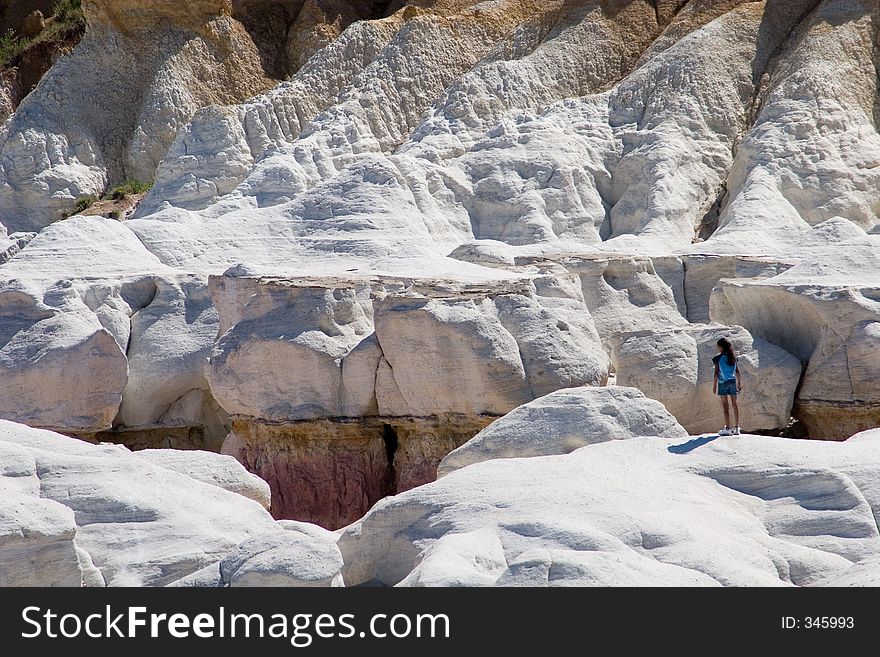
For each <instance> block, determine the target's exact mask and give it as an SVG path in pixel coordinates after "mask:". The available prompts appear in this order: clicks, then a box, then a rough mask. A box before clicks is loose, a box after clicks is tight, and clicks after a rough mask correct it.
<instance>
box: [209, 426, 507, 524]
mask: <svg viewBox="0 0 880 657" xmlns="http://www.w3.org/2000/svg"><path fill="white" fill-rule="evenodd" d="M492 419H493V418H491V417H482V418H472V417H461V416H444V417H434V418H367V419H363V420H336V421H334V420H312V421H302V422H297V423H293V424H278V425H273V424H266V423H264V422H261V421H258V420H245V419H239V420H236V421H235V422H234V424H233V430H232V433H230V435H229V438H227V440H226V442H225V443H224V445H223V452H224V453H225V454H230V455H232V456H235V458H236V459H238V460H239V461H240V462H241V463H243V464H244V465H245V466H246V467H247V469H248V470H250V471H251V472H255V473H257V474H258V475H259V476H260V477H262V478H263V479H265V480H266V481H268V482H269V485H270V486H271V488H272V491H273V493H272V499H273V503H272V514H273V515H274V516H275V517H276V518H293V519H296V520H304V521H308V522H312V523H316V524H318V525H321V526H322V527H329V528H333V529H336V528H338V527H344V526H345V525H348V524H350V523H351V522H354V521H355V520H357V519H358V518H360V517H361V516H363V514H364V513H366V512H367V511H368V510H369V509H370V507H372V506H373V505H374V504H375V503H376V502H378V501H379V500H380V499H382V498H383V497H385V496H387V495H394V494H395V493H398V492H402V491H405V490H409V489H410V488H414V487H416V486H420V485H422V484H426V483H428V482H431V481H434V479H435V478H436V475H437V465H438V464H439V463H440V460H441V459H442V458H443V457H444V456H446V454H448V453H449V452H451V451H452V450H454V449H455V448H456V447H459V446H460V445H462V444H463V443H465V442H466V441H467V440H469V439H470V438H471V436H473V435H474V434H476V433H478V432H479V431H480V429H482V428H483V427H485V426H486V425H487V424H488V423H489V422H491V421H492Z"/></svg>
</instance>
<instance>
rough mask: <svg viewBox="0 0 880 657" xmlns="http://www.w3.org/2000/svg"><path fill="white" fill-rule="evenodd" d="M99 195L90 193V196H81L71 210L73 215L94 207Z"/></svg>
mask: <svg viewBox="0 0 880 657" xmlns="http://www.w3.org/2000/svg"><path fill="white" fill-rule="evenodd" d="M98 200H99V199H98V197H97V196H95V195H94V194H89V195H88V196H81V197H79V198H78V199H76V205H74V206H73V210H72V211H71V213H70V214H71V215H74V214H79V213H80V212H85V211H86V210H88V209H89V208H90V207H92V206H93V205H94V204H95V203H97V202H98Z"/></svg>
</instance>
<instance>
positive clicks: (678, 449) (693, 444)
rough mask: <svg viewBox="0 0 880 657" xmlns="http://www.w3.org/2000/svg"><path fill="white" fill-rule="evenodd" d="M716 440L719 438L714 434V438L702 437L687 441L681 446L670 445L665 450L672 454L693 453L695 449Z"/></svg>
mask: <svg viewBox="0 0 880 657" xmlns="http://www.w3.org/2000/svg"><path fill="white" fill-rule="evenodd" d="M716 438H719V436H718V434H715V435H714V436H702V437H700V438H694V439H693V440H689V441H687V442H686V443H682V444H681V445H670V446H669V447H667V449H668V450H669V451H670V452H672V453H673V454H687V453H688V452H692V451H694V450H695V449H696V448H697V447H702V446H703V445H705V444H707V443H711V442H712V441H713V440H715V439H716Z"/></svg>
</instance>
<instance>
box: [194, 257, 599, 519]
mask: <svg viewBox="0 0 880 657" xmlns="http://www.w3.org/2000/svg"><path fill="white" fill-rule="evenodd" d="M548 279H549V277H536V278H535V279H534V280H532V279H529V278H514V277H507V278H505V277H504V276H502V277H501V278H500V279H499V278H497V277H496V278H495V279H494V280H492V279H489V280H487V281H486V282H485V283H483V284H476V283H470V284H462V283H461V282H458V281H455V280H442V279H437V280H430V279H428V280H419V279H407V278H401V277H396V278H395V277H391V276H385V277H382V276H374V277H366V276H365V277H362V278H356V277H351V278H349V279H348V280H345V279H344V278H335V279H334V278H323V279H321V278H316V279H313V280H302V281H297V280H296V279H291V280H285V279H277V278H276V279H272V278H260V277H254V276H249V275H246V274H244V273H240V272H236V271H232V272H230V273H228V274H227V275H226V276H224V277H215V278H213V279H212V281H211V290H212V294H213V296H214V299H215V305H216V306H217V308H218V309H219V314H220V322H221V326H220V329H221V335H220V337H219V339H218V340H217V343H216V345H215V348H214V351H213V353H212V355H211V360H210V363H209V366H208V369H207V377H208V381H209V383H210V386H211V392H212V394H213V396H214V397H215V398H216V399H217V400H218V401H219V403H220V404H221V406H222V407H223V408H224V409H226V410H227V411H228V412H229V413H230V414H231V415H232V416H233V417H234V419H235V426H234V430H233V434H232V435H231V436H230V438H229V439H228V440H227V443H226V446H225V447H224V451H226V452H227V453H231V454H234V455H236V456H237V457H238V458H239V459H240V460H241V461H242V462H243V463H245V464H247V466H248V467H249V468H250V469H252V470H253V471H254V472H257V473H259V474H260V475H261V476H262V477H264V478H265V479H267V480H268V481H269V482H270V483H271V484H272V486H273V490H274V491H276V494H275V499H276V505H275V506H274V507H273V512H274V513H275V514H276V516H277V517H292V518H297V519H305V520H310V521H314V522H318V523H320V524H323V525H325V526H333V527H336V526H341V525H343V524H346V523H348V522H351V521H352V520H355V519H357V518H358V517H359V516H360V515H361V514H362V513H363V512H365V511H366V510H367V509H368V508H369V507H370V506H371V505H372V504H373V503H375V501H376V500H378V499H380V498H381V497H383V496H385V495H387V494H389V493H394V492H398V491H401V490H406V489H408V488H410V487H412V486H416V485H420V484H423V483H426V482H428V481H432V480H433V479H434V477H435V474H436V466H437V463H439V461H440V459H442V458H443V457H444V456H445V455H446V454H447V453H448V452H449V451H451V450H452V449H455V448H456V447H458V446H459V445H461V444H462V443H464V442H465V441H466V440H468V439H469V438H471V437H472V436H473V435H474V434H475V433H477V432H478V431H479V430H480V429H481V428H483V427H484V426H485V425H486V424H487V423H488V422H490V421H491V420H492V419H494V418H496V417H499V416H501V415H504V414H505V413H507V412H508V411H510V410H512V409H513V408H515V407H517V406H518V405H520V404H522V403H525V402H526V401H529V400H531V399H533V398H534V397H535V396H539V395H541V394H545V393H546V392H548V391H551V390H556V389H559V388H565V387H570V386H577V385H601V384H603V383H604V382H605V380H606V379H607V376H608V370H607V368H608V359H607V356H606V355H605V354H604V352H603V351H602V349H601V347H600V346H599V344H598V336H597V334H596V332H595V329H594V328H593V326H592V323H591V322H590V319H589V312H588V311H587V310H586V308H585V307H584V306H583V303H582V302H580V303H579V302H578V301H577V300H576V299H573V298H567V297H565V296H562V295H559V294H555V295H550V294H548V293H547V292H546V291H545V289H546V288H549V287H550V284H549V282H548ZM557 287H558V286H557ZM267 380H271V381H272V382H273V383H272V385H271V386H269V387H267V386H266V383H265V382H266V381H267ZM328 481H333V482H335V483H334V484H333V485H328V484H327V482H328Z"/></svg>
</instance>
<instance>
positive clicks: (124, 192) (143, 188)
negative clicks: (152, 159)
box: [104, 179, 153, 201]
mask: <svg viewBox="0 0 880 657" xmlns="http://www.w3.org/2000/svg"><path fill="white" fill-rule="evenodd" d="M152 186H153V183H142V182H141V181H139V180H133V179H129V180H126V181H125V182H124V183H122V184H121V185H119V186H118V187H114V188H113V190H112V191H110V192H108V193H106V194H104V200H110V199H112V200H114V201H119V200H120V199H123V198H125V197H126V196H134V195H136V194H146V193H147V192H148V191H150V188H151V187H152Z"/></svg>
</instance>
